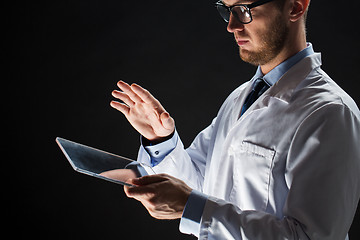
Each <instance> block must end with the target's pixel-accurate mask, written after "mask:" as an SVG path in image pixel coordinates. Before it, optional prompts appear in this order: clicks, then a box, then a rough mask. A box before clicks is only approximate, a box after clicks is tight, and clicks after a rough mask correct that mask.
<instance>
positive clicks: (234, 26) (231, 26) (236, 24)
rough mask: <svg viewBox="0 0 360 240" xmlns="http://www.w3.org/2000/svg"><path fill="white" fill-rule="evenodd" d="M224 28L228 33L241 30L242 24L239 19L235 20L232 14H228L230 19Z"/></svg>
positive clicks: (242, 28)
mask: <svg viewBox="0 0 360 240" xmlns="http://www.w3.org/2000/svg"><path fill="white" fill-rule="evenodd" d="M226 29H227V31H228V32H229V33H234V32H236V31H243V30H244V24H243V23H241V22H240V21H239V20H237V19H236V17H235V16H234V14H230V19H229V22H228V25H227V28H226Z"/></svg>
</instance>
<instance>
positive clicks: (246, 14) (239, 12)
mask: <svg viewBox="0 0 360 240" xmlns="http://www.w3.org/2000/svg"><path fill="white" fill-rule="evenodd" d="M231 12H232V14H233V15H234V16H235V17H236V18H237V19H238V20H239V21H240V22H242V23H249V22H251V14H250V10H249V9H248V8H247V7H245V6H235V7H233V8H232V9H231Z"/></svg>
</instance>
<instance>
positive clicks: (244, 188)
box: [230, 141, 275, 211]
mask: <svg viewBox="0 0 360 240" xmlns="http://www.w3.org/2000/svg"><path fill="white" fill-rule="evenodd" d="M232 147H233V150H234V167H235V169H234V176H233V177H234V179H233V182H234V187H233V189H232V192H231V195H230V200H231V201H232V202H235V203H236V204H237V205H238V206H239V207H240V208H241V209H242V210H261V211H265V210H266V207H267V204H268V200H269V185H270V179H271V171H272V166H273V161H274V157H275V150H273V149H269V148H265V147H263V146H260V145H257V144H254V143H251V142H247V141H243V142H241V143H238V144H237V145H233V146H232Z"/></svg>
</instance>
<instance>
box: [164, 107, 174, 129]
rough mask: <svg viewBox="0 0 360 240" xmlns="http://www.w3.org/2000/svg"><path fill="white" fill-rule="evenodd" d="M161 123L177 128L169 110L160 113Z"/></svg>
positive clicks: (169, 127) (166, 126)
mask: <svg viewBox="0 0 360 240" xmlns="http://www.w3.org/2000/svg"><path fill="white" fill-rule="evenodd" d="M160 120H161V124H162V125H163V126H164V128H166V129H168V130H171V131H173V130H174V129H175V121H174V119H173V118H172V117H170V114H169V113H168V112H163V113H162V114H161V115H160Z"/></svg>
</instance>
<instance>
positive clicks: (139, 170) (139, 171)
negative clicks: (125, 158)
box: [125, 162, 149, 177]
mask: <svg viewBox="0 0 360 240" xmlns="http://www.w3.org/2000/svg"><path fill="white" fill-rule="evenodd" d="M125 168H126V169H132V170H134V171H135V173H136V177H143V176H147V175H149V174H148V172H147V171H146V170H145V168H144V167H143V166H142V165H141V163H139V162H132V163H129V164H128V165H126V166H125Z"/></svg>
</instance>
